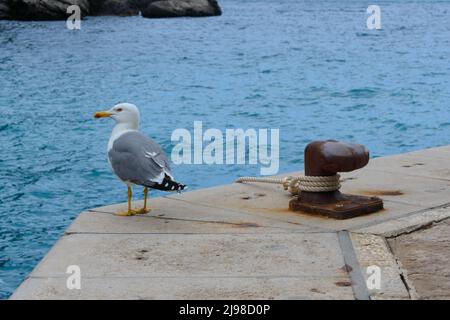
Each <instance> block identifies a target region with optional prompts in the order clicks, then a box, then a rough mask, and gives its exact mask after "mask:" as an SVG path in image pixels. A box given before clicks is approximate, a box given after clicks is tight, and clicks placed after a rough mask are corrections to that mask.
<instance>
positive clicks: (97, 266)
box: [31, 233, 346, 277]
mask: <svg viewBox="0 0 450 320" xmlns="http://www.w3.org/2000/svg"><path fill="white" fill-rule="evenodd" d="M68 265H78V266H79V267H80V268H81V271H82V273H83V274H84V276H86V277H130V276H132V277H146V276H148V275H151V276H154V277H169V276H170V277H183V276H186V277H192V276H200V277H208V276H217V275H220V276H229V277H238V276H253V277H257V276H273V277H280V276H297V277H299V276H306V277H311V276H316V277H319V276H322V277H327V276H329V277H342V276H345V274H346V273H345V272H344V271H342V270H341V269H340V268H341V267H342V266H343V265H344V262H343V258H342V256H341V252H340V248H339V244H338V243H337V236H336V234H335V233H314V234H305V233H293V234H188V235H186V234H135V235H127V234H72V235H65V236H63V237H62V238H61V239H60V240H59V241H58V242H57V243H56V245H55V246H54V248H53V249H52V250H51V251H50V252H49V254H48V255H47V256H46V257H45V258H44V259H43V260H42V261H41V263H39V265H38V266H37V267H36V268H35V270H34V271H33V272H32V273H31V276H32V277H65V276H66V274H65V272H66V268H67V266H68Z"/></svg>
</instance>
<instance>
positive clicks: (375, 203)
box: [289, 194, 383, 219]
mask: <svg viewBox="0 0 450 320" xmlns="http://www.w3.org/2000/svg"><path fill="white" fill-rule="evenodd" d="M289 209H290V210H292V211H303V212H306V213H311V214H317V215H322V216H326V217H329V218H334V219H349V218H354V217H358V216H362V215H366V214H369V213H373V212H376V211H379V210H382V209H383V200H381V199H380V198H377V197H364V196H356V195H350V194H342V199H341V200H339V201H336V202H332V203H308V202H306V201H305V200H303V201H302V199H301V196H300V197H299V199H293V200H291V201H290V202H289Z"/></svg>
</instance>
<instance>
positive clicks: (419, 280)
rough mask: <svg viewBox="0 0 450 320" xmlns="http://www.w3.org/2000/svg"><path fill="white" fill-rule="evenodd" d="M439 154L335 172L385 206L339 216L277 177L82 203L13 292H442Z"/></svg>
mask: <svg viewBox="0 0 450 320" xmlns="http://www.w3.org/2000/svg"><path fill="white" fill-rule="evenodd" d="M449 159H450V146H445V147H438V148H432V149H427V150H422V151H417V152H412V153H407V154H402V155H396V156H388V157H383V158H377V159H372V160H371V162H370V163H369V165H368V166H367V167H365V168H363V169H361V170H358V171H355V172H351V173H348V174H343V175H342V177H343V179H344V182H343V186H342V188H341V190H342V191H343V192H345V193H351V194H360V195H376V196H379V197H381V198H382V199H383V201H384V207H385V209H384V210H383V211H381V212H378V213H375V214H371V215H368V216H363V217H358V218H353V219H349V220H333V219H327V218H323V217H316V216H311V215H307V214H302V213H298V212H291V211H289V210H288V202H289V200H290V199H291V196H290V194H289V193H287V192H286V191H284V190H283V189H282V187H281V186H278V185H268V184H257V183H253V184H250V183H248V184H231V185H226V186H220V187H215V188H210V189H204V190H198V191H193V192H186V193H183V194H181V195H178V194H177V195H170V196H167V197H161V198H156V199H151V201H150V205H151V208H152V211H151V213H150V214H148V215H145V216H133V217H118V216H114V215H113V214H112V213H113V212H116V211H117V210H124V209H125V206H126V205H125V204H118V205H111V206H106V207H101V208H95V209H91V210H88V211H86V212H82V213H81V214H80V215H79V216H78V218H77V219H76V220H75V221H74V222H73V223H72V225H71V226H70V227H69V228H68V229H67V231H66V233H65V234H64V235H63V236H62V237H61V238H60V239H59V241H58V242H57V243H56V244H55V246H54V247H53V248H52V249H51V250H50V252H49V253H48V254H47V256H46V257H45V258H44V259H43V260H42V261H41V262H40V263H39V264H38V266H37V267H36V268H35V269H34V270H33V272H32V273H31V274H30V275H29V276H28V277H27V279H26V280H25V281H24V282H23V283H22V285H21V286H20V287H19V288H18V289H17V290H16V292H15V293H14V294H13V295H12V296H11V299H418V298H421V299H435V298H442V299H450V283H449V281H448V279H449V277H450V263H449V262H450V250H449V248H450V161H449ZM294 174H295V173H291V175H294ZM283 176H284V175H283ZM140 205H141V203H140V202H136V203H135V206H136V207H138V206H140ZM70 265H77V266H79V267H80V270H81V289H79V290H78V289H72V290H70V289H68V288H67V286H66V281H67V278H68V276H69V275H68V274H66V270H67V267H68V266H70ZM373 266H375V267H378V268H379V270H380V281H381V282H380V286H379V287H378V286H377V283H376V281H375V282H373V281H372V282H371V281H369V286H367V280H368V278H369V277H371V272H373ZM369 267H370V268H369ZM368 268H369V269H368ZM373 279H374V278H370V279H369V280H373Z"/></svg>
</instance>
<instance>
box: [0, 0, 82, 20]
mask: <svg viewBox="0 0 450 320" xmlns="http://www.w3.org/2000/svg"><path fill="white" fill-rule="evenodd" d="M71 5H78V6H79V7H80V9H81V15H82V16H85V15H87V14H89V0H0V19H10V20H64V19H67V18H68V17H69V16H70V14H68V13H67V8H68V7H69V6H71Z"/></svg>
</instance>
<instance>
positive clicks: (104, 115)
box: [94, 111, 111, 119]
mask: <svg viewBox="0 0 450 320" xmlns="http://www.w3.org/2000/svg"><path fill="white" fill-rule="evenodd" d="M107 117H111V114H110V113H109V112H108V111H99V112H96V113H95V114H94V118H96V119H98V118H107Z"/></svg>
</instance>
